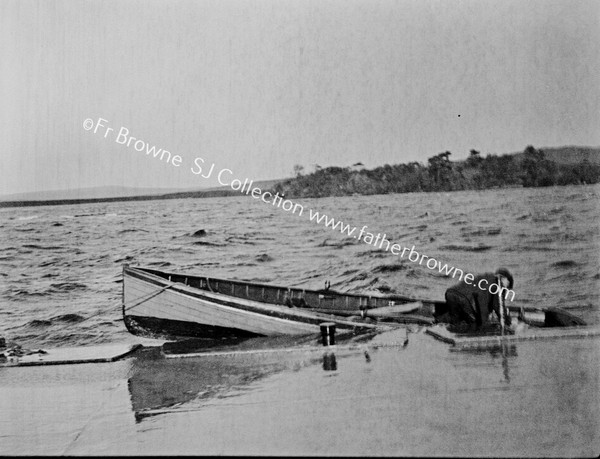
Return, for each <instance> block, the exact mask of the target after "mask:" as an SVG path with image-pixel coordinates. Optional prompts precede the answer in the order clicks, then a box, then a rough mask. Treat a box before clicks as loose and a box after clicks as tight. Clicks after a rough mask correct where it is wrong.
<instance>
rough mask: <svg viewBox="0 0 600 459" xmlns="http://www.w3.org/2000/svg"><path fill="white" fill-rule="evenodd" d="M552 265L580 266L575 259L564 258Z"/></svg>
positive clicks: (561, 266) (556, 266)
mask: <svg viewBox="0 0 600 459" xmlns="http://www.w3.org/2000/svg"><path fill="white" fill-rule="evenodd" d="M550 266H552V267H553V268H575V267H576V266H579V263H577V262H576V261H573V260H562V261H557V262H555V263H552V264H551V265H550Z"/></svg>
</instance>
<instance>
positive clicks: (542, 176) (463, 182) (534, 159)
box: [273, 145, 600, 197]
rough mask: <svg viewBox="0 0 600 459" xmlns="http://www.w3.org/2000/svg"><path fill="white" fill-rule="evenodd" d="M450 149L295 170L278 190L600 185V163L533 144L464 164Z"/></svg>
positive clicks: (313, 192)
mask: <svg viewBox="0 0 600 459" xmlns="http://www.w3.org/2000/svg"><path fill="white" fill-rule="evenodd" d="M450 155H451V153H450V152H449V151H446V152H443V153H439V154H437V155H435V156H432V157H431V158H429V159H428V161H427V165H423V164H421V163H418V162H411V163H408V164H396V165H389V164H386V165H384V166H380V167H377V168H375V169H370V170H367V169H360V170H356V169H352V168H349V167H327V168H320V167H318V166H317V168H316V170H315V171H314V172H312V173H309V174H303V168H302V166H299V165H297V166H294V173H295V175H296V176H295V177H294V178H292V179H288V180H286V181H283V182H280V183H278V184H276V185H275V186H274V188H273V191H276V192H278V193H279V194H284V195H285V196H287V197H324V196H348V195H353V194H365V195H367V194H387V193H408V192H418V191H456V190H482V189H488V188H501V187H544V186H555V185H579V184H593V183H599V182H600V165H599V164H595V163H591V162H590V161H589V160H587V159H583V160H581V161H580V162H578V163H575V164H562V163H557V162H555V161H552V160H550V159H548V158H546V155H545V154H544V151H543V150H541V149H536V148H534V147H533V146H531V145H529V146H528V147H527V148H525V150H524V152H523V154H522V155H518V156H517V155H512V154H505V155H501V156H497V155H488V156H486V157H482V156H481V154H480V152H478V151H476V150H471V152H470V155H469V157H468V158H467V159H466V160H464V161H457V162H453V161H451V160H450Z"/></svg>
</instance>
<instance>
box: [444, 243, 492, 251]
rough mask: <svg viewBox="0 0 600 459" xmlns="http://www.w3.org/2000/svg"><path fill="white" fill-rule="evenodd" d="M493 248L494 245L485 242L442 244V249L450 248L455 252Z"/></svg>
mask: <svg viewBox="0 0 600 459" xmlns="http://www.w3.org/2000/svg"><path fill="white" fill-rule="evenodd" d="M493 248H494V247H493V246H491V245H485V244H479V245H476V246H471V245H456V244H450V245H443V246H441V247H440V250H450V251H453V252H485V251H487V250H490V249H493Z"/></svg>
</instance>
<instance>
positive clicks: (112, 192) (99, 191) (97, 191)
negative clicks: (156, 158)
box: [0, 186, 183, 201]
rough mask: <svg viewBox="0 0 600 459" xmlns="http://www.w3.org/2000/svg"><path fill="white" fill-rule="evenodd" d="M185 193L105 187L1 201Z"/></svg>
mask: <svg viewBox="0 0 600 459" xmlns="http://www.w3.org/2000/svg"><path fill="white" fill-rule="evenodd" d="M179 191H183V190H181V189H174V188H132V187H124V186H105V187H95V188H78V189H75V190H48V191H32V192H29V193H18V194H10V195H4V196H0V201H45V200H48V201H51V200H64V199H105V198H119V197H129V196H147V195H155V194H167V193H174V192H179Z"/></svg>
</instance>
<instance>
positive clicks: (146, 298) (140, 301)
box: [123, 282, 175, 311]
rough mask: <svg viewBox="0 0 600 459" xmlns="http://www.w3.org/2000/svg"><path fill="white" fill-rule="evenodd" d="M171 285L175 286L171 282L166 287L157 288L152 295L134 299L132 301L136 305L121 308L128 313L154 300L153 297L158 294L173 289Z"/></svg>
mask: <svg viewBox="0 0 600 459" xmlns="http://www.w3.org/2000/svg"><path fill="white" fill-rule="evenodd" d="M173 285H175V283H174V282H171V283H169V284H168V285H165V286H164V287H161V288H159V289H158V290H157V291H155V292H152V293H150V294H148V295H146V296H143V297H141V298H136V299H135V300H134V301H136V303H135V304H131V305H129V306H123V308H124V310H125V311H130V310H131V309H133V308H135V307H137V306H139V305H140V304H142V303H145V302H146V301H148V300H150V299H152V298H154V297H155V296H157V295H158V294H160V293H162V292H164V291H165V290H167V289H168V288H171V287H173Z"/></svg>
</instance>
